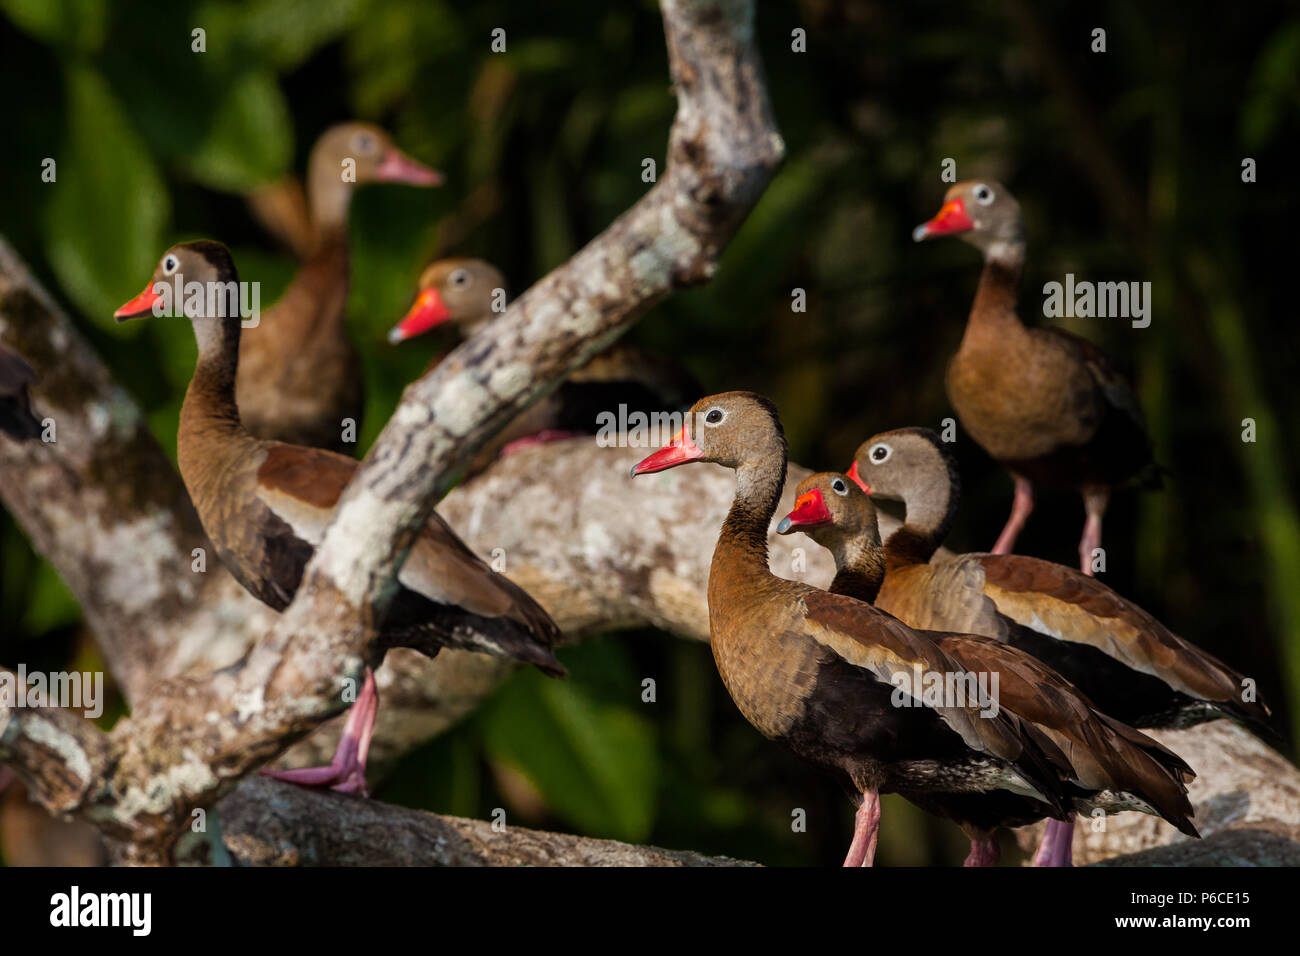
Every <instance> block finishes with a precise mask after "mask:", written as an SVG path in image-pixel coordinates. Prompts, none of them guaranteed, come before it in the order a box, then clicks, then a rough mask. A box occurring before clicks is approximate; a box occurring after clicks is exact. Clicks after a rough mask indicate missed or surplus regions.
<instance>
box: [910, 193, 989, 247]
mask: <svg viewBox="0 0 1300 956" xmlns="http://www.w3.org/2000/svg"><path fill="white" fill-rule="evenodd" d="M974 228H975V223H974V222H973V221H972V220H971V217H970V216H968V215H966V204H965V203H963V202H962V201H961V200H960V199H953V200H951V201H950V202H946V203H944V204H943V206H942V207H941V208H940V209H939V212H938V214H937V215H936V216H935V217H934V218H933V219H931V220H930V221H929V222H923V223H921V225H919V226H917V227H916V228H915V229H913V230H912V238H913V239H914V240H915V241H916V242H920V241H921V240H923V239H929V238H930V237H931V236H947V235H951V234H952V233H954V232H969V231H970V230H972V229H974Z"/></svg>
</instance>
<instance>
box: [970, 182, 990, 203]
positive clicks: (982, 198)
mask: <svg viewBox="0 0 1300 956" xmlns="http://www.w3.org/2000/svg"><path fill="white" fill-rule="evenodd" d="M973 195H974V196H975V201H976V202H977V203H979V204H980V205H981V206H988V205H992V203H993V190H991V189H989V187H988V186H985V185H984V184H983V183H980V185H978V186H976V187H975V191H974V193H973Z"/></svg>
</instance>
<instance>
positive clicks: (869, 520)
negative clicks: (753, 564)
mask: <svg viewBox="0 0 1300 956" xmlns="http://www.w3.org/2000/svg"><path fill="white" fill-rule="evenodd" d="M796 531H803V532H805V533H806V534H807V535H808V536H809V537H810V538H812V539H813V540H814V541H816V542H817V543H818V544H820V545H821V546H822V547H824V548H827V549H829V550H830V551H832V552H834V553H836V554H838V553H840V552H841V551H842V550H843V549H844V545H845V544H847V543H849V542H864V543H867V544H875V545H879V544H880V525H879V523H878V521H877V517H876V506H875V505H873V504H872V503H871V499H870V498H869V497H867V495H866V493H865V492H863V490H862V489H861V488H859V487H858V486H857V485H856V484H854V482H853V481H852V479H850V478H848V477H847V476H846V475H841V474H840V473H839V472H834V471H823V472H819V473H817V474H815V475H809V476H808V477H807V478H805V479H804V480H803V481H801V482H799V485H798V487H797V488H795V502H794V510H792V511H791V512H790V513H789V514H788V515H786V516H785V517H784V518H782V519H781V522H780V523H779V524H778V525H777V526H776V533H777V534H793V533H794V532H796Z"/></svg>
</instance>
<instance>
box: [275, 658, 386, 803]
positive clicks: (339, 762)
mask: <svg viewBox="0 0 1300 956" xmlns="http://www.w3.org/2000/svg"><path fill="white" fill-rule="evenodd" d="M378 713H379V691H378V690H377V689H376V688H375V675H374V673H373V672H372V671H371V670H370V668H369V667H367V668H366V679H365V683H363V684H362V685H361V693H360V695H359V696H358V697H357V700H356V703H354V704H353V705H352V709H351V710H350V711H348V719H347V722H346V723H345V724H344V725H343V735H342V736H341V737H339V745H338V747H337V748H336V749H335V751H334V758H333V759H332V760H331V761H330V763H329V766H328V767H301V768H299V769H296V770H263V771H262V773H263V775H264V776H267V777H274V778H275V779H276V780H283V781H285V782H286V783H296V784H298V785H299V786H303V787H329V788H330V789H331V790H338V791H339V792H340V793H359V794H361V795H362V796H363V797H368V796H370V794H369V792H368V791H367V790H366V757H367V756H369V754H370V738H371V735H372V734H373V733H374V729H375V717H376V715H377V714H378Z"/></svg>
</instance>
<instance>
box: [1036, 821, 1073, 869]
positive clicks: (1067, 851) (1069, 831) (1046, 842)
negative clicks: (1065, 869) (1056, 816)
mask: <svg viewBox="0 0 1300 956" xmlns="http://www.w3.org/2000/svg"><path fill="white" fill-rule="evenodd" d="M1073 853H1074V814H1073V813H1072V814H1070V819H1068V820H1048V821H1047V829H1046V830H1045V831H1043V840H1042V842H1041V843H1039V844H1038V850H1037V852H1036V853H1034V866H1073V865H1074V862H1073V859H1074V856H1073Z"/></svg>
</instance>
